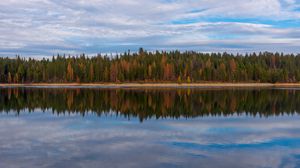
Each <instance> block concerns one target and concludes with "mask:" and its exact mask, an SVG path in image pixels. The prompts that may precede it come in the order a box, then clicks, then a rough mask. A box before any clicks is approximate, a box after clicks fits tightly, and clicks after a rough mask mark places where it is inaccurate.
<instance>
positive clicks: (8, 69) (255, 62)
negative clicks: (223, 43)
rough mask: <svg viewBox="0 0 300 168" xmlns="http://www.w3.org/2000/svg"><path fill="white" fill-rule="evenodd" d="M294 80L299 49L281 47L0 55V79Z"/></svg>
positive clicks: (299, 67) (299, 71)
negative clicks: (110, 54)
mask: <svg viewBox="0 0 300 168" xmlns="http://www.w3.org/2000/svg"><path fill="white" fill-rule="evenodd" d="M201 81H214V82H215V81H218V82H298V81H300V55H299V54H298V55H293V54H282V53H269V52H264V53H258V54H256V53H252V54H244V55H239V54H236V55H233V54H228V53H198V52H192V51H187V52H179V51H171V52H158V51H157V52H147V51H144V50H143V49H140V50H139V52H138V53H130V52H125V53H124V54H119V55H117V56H115V57H108V56H107V55H106V56H102V55H100V54H99V55H97V56H95V57H87V56H85V55H84V54H82V55H81V56H78V57H73V56H65V55H57V56H55V57H54V56H53V58H52V59H42V60H36V59H31V58H29V59H24V58H20V57H19V56H17V57H16V58H15V59H10V58H0V82H1V83H32V82H53V83H54V82H55V83H61V82H178V83H181V82H188V83H189V82H201Z"/></svg>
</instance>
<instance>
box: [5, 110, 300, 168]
mask: <svg viewBox="0 0 300 168" xmlns="http://www.w3.org/2000/svg"><path fill="white" fill-rule="evenodd" d="M299 121H300V116H281V117H269V118H258V117H257V118H253V117H246V116H239V117H237V116H231V117H204V118H200V117H199V118H194V119H178V120H176V119H160V120H155V119H152V120H147V121H145V122H144V123H140V122H139V120H138V119H136V118H131V119H130V120H128V119H125V118H122V117H116V116H114V115H108V116H102V117H96V116H95V115H93V114H89V115H88V116H85V117H82V116H80V115H70V116H68V115H67V116H55V115H52V114H51V112H46V113H41V112H34V113H31V114H30V113H26V112H25V113H24V112H23V113H21V115H20V116H19V117H16V116H15V115H14V113H8V114H1V115H0V135H1V136H0V167H75V168H76V167H230V168H231V167H299V166H300V124H299V123H300V122H299Z"/></svg>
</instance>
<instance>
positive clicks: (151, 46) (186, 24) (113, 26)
mask: <svg viewBox="0 0 300 168" xmlns="http://www.w3.org/2000/svg"><path fill="white" fill-rule="evenodd" d="M0 25H1V26H0V56H13V55H16V54H20V55H22V56H52V55H53V54H57V53H66V54H80V53H83V52H85V53H87V54H90V55H92V54H95V53H110V52H114V53H115V52H124V51H127V50H128V49H130V50H132V51H135V50H137V49H138V48H139V47H144V48H145V49H147V50H148V51H153V50H156V49H158V50H173V49H179V50H196V51H202V52H211V51H221V52H223V51H227V52H234V53H236V52H239V53H245V52H254V51H279V52H288V53H291V52H293V53H299V52H300V29H299V28H300V0H226V1H225V0H151V1H150V0H26V1H24V0H5V1H0Z"/></svg>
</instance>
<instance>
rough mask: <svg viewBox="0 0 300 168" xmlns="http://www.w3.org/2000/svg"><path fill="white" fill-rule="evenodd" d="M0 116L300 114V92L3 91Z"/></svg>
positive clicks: (226, 90) (159, 116) (172, 116)
mask: <svg viewBox="0 0 300 168" xmlns="http://www.w3.org/2000/svg"><path fill="white" fill-rule="evenodd" d="M0 93H1V96H0V112H7V113H10V112H16V114H17V115H19V114H20V113H22V111H23V110H24V111H29V112H34V111H36V110H37V111H39V110H42V111H45V112H52V113H54V114H57V115H69V114H73V113H76V114H81V115H82V116H85V115H86V114H87V113H93V114H96V115H99V116H102V115H111V114H112V112H113V114H116V115H118V116H123V117H125V118H131V117H137V118H139V119H140V121H143V120H146V119H149V118H182V117H184V118H190V117H192V118H193V117H202V116H203V117H204V116H231V115H248V116H258V117H269V116H279V115H299V113H300V104H299V102H300V91H299V90H281V89H278V90H271V89H263V90H253V89H246V90H239V89H225V90H207V89H205V90H202V89H177V90H174V89H153V90H152V89H149V90H148V89H147V90H130V89H129V90H126V89H125V90H124V89H111V90H110V89H79V88H77V89H66V88H60V89H29V88H7V89H3V88H0Z"/></svg>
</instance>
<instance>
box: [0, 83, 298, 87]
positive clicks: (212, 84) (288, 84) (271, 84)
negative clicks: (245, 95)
mask: <svg viewBox="0 0 300 168" xmlns="http://www.w3.org/2000/svg"><path fill="white" fill-rule="evenodd" d="M0 87H3V88H5V87H43V88H45V87H75V88H76V87H93V88H94V87H99V88H228V87H232V88H246V87H248V88H249V87H255V88H266V87H297V88H298V87H299V88H300V83H181V84H179V83H26V84H16V83H11V84H7V83H5V84H4V83H2V84H1V83H0Z"/></svg>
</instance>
